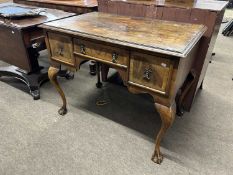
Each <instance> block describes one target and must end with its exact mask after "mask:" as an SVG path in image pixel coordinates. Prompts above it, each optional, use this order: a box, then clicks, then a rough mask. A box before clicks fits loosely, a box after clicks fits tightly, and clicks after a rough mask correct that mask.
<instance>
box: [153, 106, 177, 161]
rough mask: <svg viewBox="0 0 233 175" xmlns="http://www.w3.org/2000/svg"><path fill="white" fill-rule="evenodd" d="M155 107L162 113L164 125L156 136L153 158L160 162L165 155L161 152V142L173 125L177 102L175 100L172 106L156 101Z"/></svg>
mask: <svg viewBox="0 0 233 175" xmlns="http://www.w3.org/2000/svg"><path fill="white" fill-rule="evenodd" d="M155 107H156V109H157V111H158V112H159V114H160V117H161V120H162V125H161V128H160V130H159V133H158V134H157V136H156V140H155V150H154V153H153V155H152V158H151V160H152V161H153V162H155V163H158V164H160V163H161V162H162V160H163V155H162V154H161V152H160V142H161V140H162V137H163V136H164V135H165V133H166V131H167V129H168V128H169V127H170V126H171V125H172V123H173V121H174V119H175V115H176V103H175V102H174V103H173V105H171V106H170V107H167V106H163V105H160V104H158V103H155Z"/></svg>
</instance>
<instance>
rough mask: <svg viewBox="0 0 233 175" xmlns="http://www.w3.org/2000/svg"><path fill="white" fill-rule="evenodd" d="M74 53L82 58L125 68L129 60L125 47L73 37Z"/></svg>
mask: <svg viewBox="0 0 233 175" xmlns="http://www.w3.org/2000/svg"><path fill="white" fill-rule="evenodd" d="M74 53H75V55H78V56H82V57H84V58H88V59H93V60H96V61H102V62H104V63H109V64H111V65H115V66H120V67H125V68H127V64H128V60H129V51H127V50H125V49H122V48H116V47H112V46H107V45H104V44H99V43H94V42H91V41H87V40H82V39H74Z"/></svg>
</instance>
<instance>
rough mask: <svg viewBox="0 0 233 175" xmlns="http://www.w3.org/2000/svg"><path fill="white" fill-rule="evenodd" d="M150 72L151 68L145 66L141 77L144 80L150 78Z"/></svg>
mask: <svg viewBox="0 0 233 175" xmlns="http://www.w3.org/2000/svg"><path fill="white" fill-rule="evenodd" d="M151 73H152V69H151V68H146V69H145V70H144V72H143V78H144V79H146V80H150V79H151Z"/></svg>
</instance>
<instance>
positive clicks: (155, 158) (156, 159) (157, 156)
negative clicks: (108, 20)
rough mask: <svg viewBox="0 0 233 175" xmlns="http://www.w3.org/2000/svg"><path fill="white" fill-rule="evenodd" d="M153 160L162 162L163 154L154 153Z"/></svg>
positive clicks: (158, 162)
mask: <svg viewBox="0 0 233 175" xmlns="http://www.w3.org/2000/svg"><path fill="white" fill-rule="evenodd" d="M151 160H152V161H153V162H154V163H157V164H161V163H162V161H163V156H162V155H161V154H159V155H155V154H154V155H153V156H152V157H151Z"/></svg>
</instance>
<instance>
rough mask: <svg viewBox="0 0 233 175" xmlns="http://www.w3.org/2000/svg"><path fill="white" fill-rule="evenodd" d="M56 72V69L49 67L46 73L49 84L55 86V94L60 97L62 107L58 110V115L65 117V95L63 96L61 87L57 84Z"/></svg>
mask: <svg viewBox="0 0 233 175" xmlns="http://www.w3.org/2000/svg"><path fill="white" fill-rule="evenodd" d="M58 72H59V69H58V68H56V67H52V66H50V67H49V71H48V76H49V79H50V81H51V83H52V84H53V85H54V86H55V88H56V90H57V92H58V93H59V94H60V96H61V98H62V102H63V105H62V107H61V108H60V109H59V110H58V113H59V114H60V115H65V114H66V113H67V108H66V97H65V94H64V92H63V90H62V89H61V86H60V85H59V83H58V81H57V74H58Z"/></svg>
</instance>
